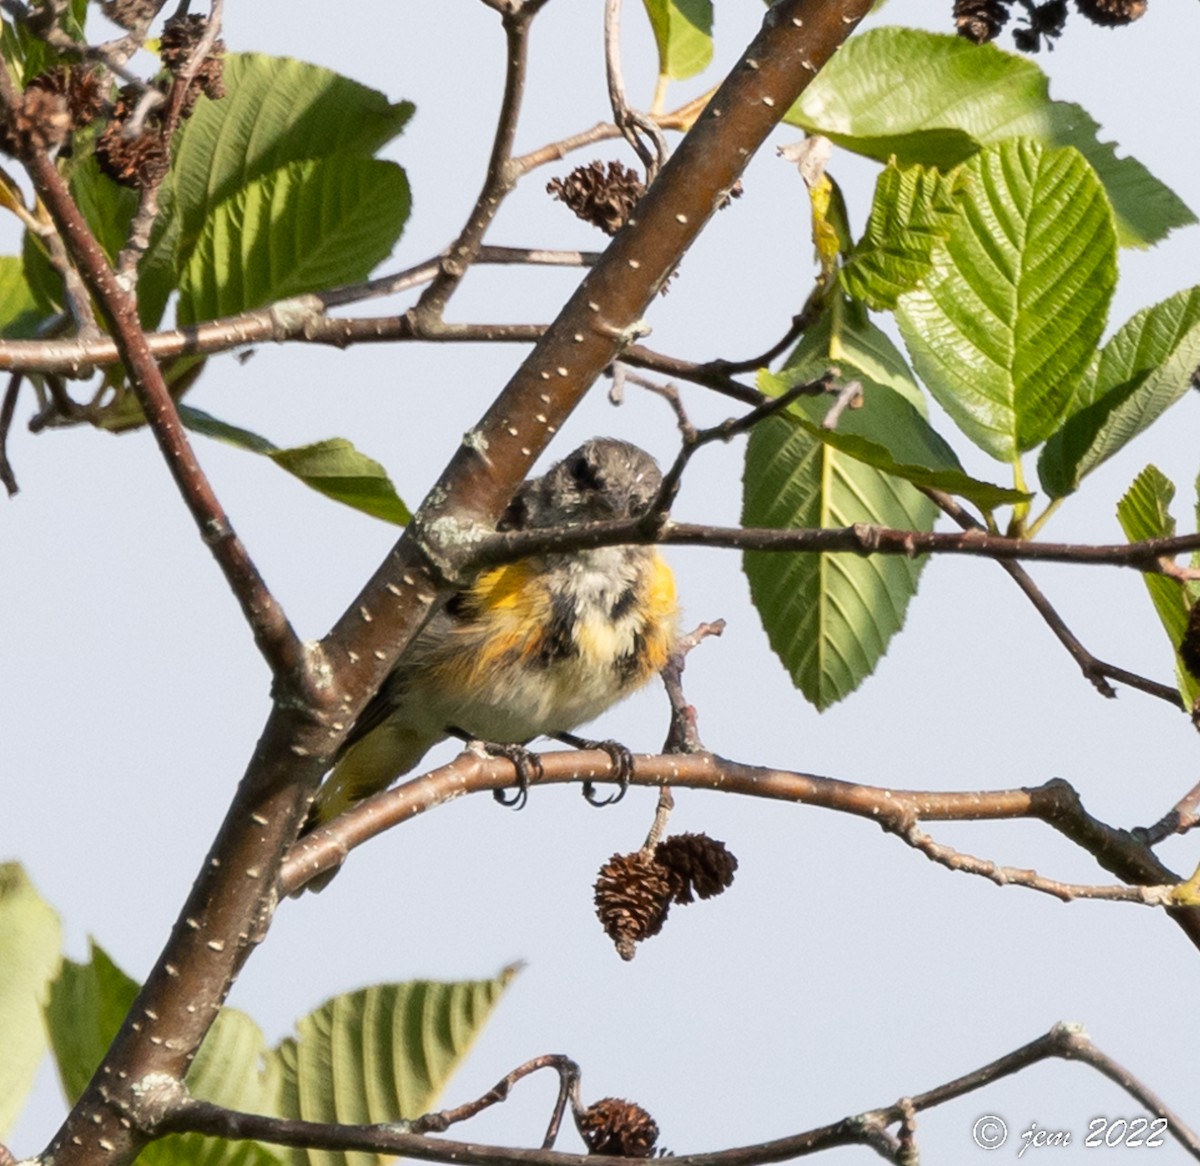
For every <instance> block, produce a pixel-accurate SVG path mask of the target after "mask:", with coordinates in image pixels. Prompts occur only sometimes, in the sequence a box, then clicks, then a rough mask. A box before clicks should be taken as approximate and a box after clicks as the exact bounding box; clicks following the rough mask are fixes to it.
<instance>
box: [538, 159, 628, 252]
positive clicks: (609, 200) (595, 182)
mask: <svg viewBox="0 0 1200 1166" xmlns="http://www.w3.org/2000/svg"><path fill="white" fill-rule="evenodd" d="M546 191H547V193H548V194H552V195H553V196H554V197H555V198H557V199H558V200H559V201H560V202H563V203H566V205H567V206H568V207H569V208H570V209H571V210H572V211H574V212H575V214H576V216H577V217H578V218H581V219H583V221H584V222H585V223H591V224H592V225H593V226H595V227H599V228H600V230H602V231H603V232H604V233H605V234H606V235H615V234H616V233H617V232H618V231H619V230H620V229H621V228H622V227H623V226H624V225H625V222H626V220H627V219H628V218H629V216H630V214H631V212H632V211H633V208H634V207H635V206H637V203H638V199H640V198H641V197H642V195H643V194H645V193H646V187H645V184H644V183H643V182H642V180H641V178H639V177H638V174H637V171H636V170H630V169H629V167H628V166H623V165H622V164H621V163H620V162H609V164H608V170H607V171H606V170H605V169H604V163H603V162H589V163H588V164H587V165H586V166H577V167H576V168H575V169H574V170H572V171H571V173H570V174H568V175H567V176H566V178H552V179H551V180H550V181H549V182H548V183H546Z"/></svg>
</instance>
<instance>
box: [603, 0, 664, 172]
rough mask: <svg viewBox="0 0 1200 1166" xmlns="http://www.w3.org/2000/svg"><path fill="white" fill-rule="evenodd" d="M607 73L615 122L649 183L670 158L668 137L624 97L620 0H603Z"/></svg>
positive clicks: (609, 100)
mask: <svg viewBox="0 0 1200 1166" xmlns="http://www.w3.org/2000/svg"><path fill="white" fill-rule="evenodd" d="M604 75H605V79H606V81H607V84H608V103H609V105H610V106H611V107H612V111H613V121H614V122H615V123H616V125H617V127H618V128H619V129H620V131H621V135H622V136H623V137H624V138H625V140H626V141H627V142H628V143H629V145H630V146H631V147H633V151H634V153H636V154H637V156H638V157H639V158H640V159H641V160H642V165H643V166H644V167H645V168H646V185H647V186H649V185H650V183H651V182H653V181H654V176H655V175H656V174H657V173H658V171H659V170H660V169H661V167H662V165H663V163H664V162H665V161H666V160H667V147H666V139H665V138H664V137H663V134H662V130H661V129H659V128H658V127H657V126H656V125H654V123H653V121H652V120H651V119H650V118H648V117H646V116H644V115H640V116H639V115H638V114H636V113H635V112H634V110H633V109H632V108H631V106H630V104H629V101H628V100H627V99H626V97H625V80H624V77H623V76H622V73H621V0H604ZM651 127H652V128H651ZM639 131H642V132H646V133H648V134H649V136H650V138H651V140H652V141H653V142H654V144H655V148H654V149H653V150H651V149H650V148H649V147H648V146H647V145H646V143H645V142H644V141H643V140H642V137H641V133H640V132H639Z"/></svg>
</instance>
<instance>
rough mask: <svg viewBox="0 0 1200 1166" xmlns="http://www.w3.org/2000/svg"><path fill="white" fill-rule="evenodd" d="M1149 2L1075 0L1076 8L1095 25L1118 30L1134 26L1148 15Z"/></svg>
mask: <svg viewBox="0 0 1200 1166" xmlns="http://www.w3.org/2000/svg"><path fill="white" fill-rule="evenodd" d="M1146 3H1147V0H1075V7H1076V8H1078V9H1079V11H1080V12H1082V13H1083V15H1084V16H1086V17H1087V18H1088V20H1090V21H1091V22H1092V23H1093V24H1098V25H1100V26H1101V27H1102V28H1117V27H1119V26H1120V25H1122V24H1132V23H1133V22H1134V21H1135V20H1140V19H1141V17H1142V16H1144V15H1145V13H1146Z"/></svg>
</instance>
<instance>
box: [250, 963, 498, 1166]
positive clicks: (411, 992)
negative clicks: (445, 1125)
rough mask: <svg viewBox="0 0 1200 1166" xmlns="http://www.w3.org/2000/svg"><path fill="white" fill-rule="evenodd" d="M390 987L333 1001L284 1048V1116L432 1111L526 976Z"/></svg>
mask: <svg viewBox="0 0 1200 1166" xmlns="http://www.w3.org/2000/svg"><path fill="white" fill-rule="evenodd" d="M516 970H517V969H516V968H506V969H505V970H504V971H502V972H501V973H500V975H499V976H497V977H496V978H495V979H493V980H479V981H464V982H460V983H456V984H443V983H435V982H433V981H428V980H416V981H412V982H410V983H406V984H381V985H379V986H377V987H374V988H364V989H363V990H361V991H358V992H349V993H347V994H345V995H343V996H337V997H335V998H334V999H332V1000H330V1001H328V1002H326V1003H325V1004H323V1005H322V1006H321V1007H320V1008H318V1009H317V1010H316V1011H315V1012H311V1013H309V1015H308V1016H306V1017H305V1018H304V1019H303V1020H301V1021H300V1023H299V1024H298V1025H297V1033H298V1036H297V1037H296V1038H295V1039H288V1040H285V1041H283V1042H282V1044H281V1045H280V1046H279V1048H278V1050H277V1052H276V1054H275V1058H274V1061H273V1065H272V1068H273V1070H274V1071H275V1072H277V1073H278V1075H279V1081H280V1106H281V1108H280V1111H279V1112H280V1113H281V1114H282V1115H283V1116H286V1117H299V1118H305V1119H307V1120H310V1121H326V1122H332V1121H338V1122H393V1121H399V1120H401V1119H404V1118H414V1117H417V1116H419V1115H420V1114H423V1113H426V1112H428V1111H429V1110H430V1109H431V1108H432V1106H433V1104H434V1102H435V1100H436V1098H437V1097H438V1095H439V1094H440V1092H441V1090H442V1089H443V1088H444V1087H445V1084H446V1082H447V1081H448V1079H449V1077H450V1075H451V1074H452V1073H453V1072H454V1070H455V1068H457V1066H458V1064H459V1062H460V1061H461V1060H462V1058H463V1056H465V1054H466V1052H467V1050H468V1049H469V1048H470V1047H471V1045H472V1043H473V1042H474V1040H475V1038H476V1037H477V1036H478V1034H479V1032H480V1030H481V1029H482V1027H483V1025H484V1024H485V1023H486V1021H487V1019H488V1017H489V1016H490V1015H491V1012H492V1009H493V1008H494V1007H495V1006H496V1003H497V1002H498V1001H499V999H500V996H501V995H502V994H503V992H504V990H505V988H507V987H508V984H509V983H510V982H511V980H512V978H513V976H514V975H515V974H516ZM291 1161H292V1163H293V1164H294V1166H382V1163H384V1162H386V1161H388V1159H386V1158H384V1157H383V1156H381V1155H374V1154H366V1153H347V1154H338V1153H332V1152H323V1151H317V1150H311V1151H307V1152H305V1151H302V1150H298V1151H292V1152H291Z"/></svg>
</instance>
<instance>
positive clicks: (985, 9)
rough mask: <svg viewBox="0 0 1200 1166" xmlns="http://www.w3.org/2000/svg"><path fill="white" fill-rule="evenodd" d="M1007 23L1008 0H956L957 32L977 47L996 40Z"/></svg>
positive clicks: (955, 17) (955, 20)
mask: <svg viewBox="0 0 1200 1166" xmlns="http://www.w3.org/2000/svg"><path fill="white" fill-rule="evenodd" d="M1007 22H1008V4H1007V3H1006V0H954V26H955V31H956V32H957V33H958V35H959V36H961V37H966V39H967V40H969V41H974V42H975V43H976V44H977V45H982V44H987V42H988V41H990V40H995V39H996V35H997V33H999V31H1000V30H1001V29H1002V28H1003V27H1004V26H1005V24H1006V23H1007Z"/></svg>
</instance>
